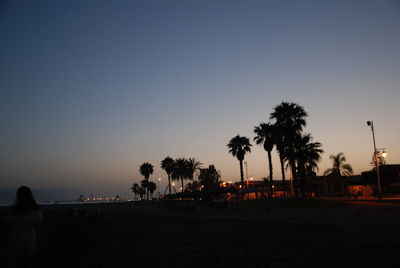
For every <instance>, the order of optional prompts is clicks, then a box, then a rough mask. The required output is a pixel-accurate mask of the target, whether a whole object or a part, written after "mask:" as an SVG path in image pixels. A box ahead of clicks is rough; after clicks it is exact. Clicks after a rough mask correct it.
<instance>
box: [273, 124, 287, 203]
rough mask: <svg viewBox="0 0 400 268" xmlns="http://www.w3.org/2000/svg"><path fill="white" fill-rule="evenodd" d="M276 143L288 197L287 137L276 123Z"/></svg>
mask: <svg viewBox="0 0 400 268" xmlns="http://www.w3.org/2000/svg"><path fill="white" fill-rule="evenodd" d="M273 138H274V144H275V146H276V150H277V151H278V155H279V162H280V164H281V174H282V183H283V197H286V176H285V139H284V136H283V131H282V129H281V128H280V127H279V126H277V125H274V135H273Z"/></svg>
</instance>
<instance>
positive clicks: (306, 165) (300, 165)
mask: <svg viewBox="0 0 400 268" xmlns="http://www.w3.org/2000/svg"><path fill="white" fill-rule="evenodd" d="M294 146H295V158H296V162H297V170H298V176H299V178H300V185H301V193H302V196H303V197H304V196H305V184H306V177H307V176H308V175H310V174H309V173H311V172H312V171H313V170H314V169H316V168H318V165H317V163H318V162H319V161H320V160H321V154H322V153H323V152H324V151H323V150H322V149H321V146H322V144H321V143H319V142H312V137H311V135H310V134H305V135H297V138H296V143H295V145H294Z"/></svg>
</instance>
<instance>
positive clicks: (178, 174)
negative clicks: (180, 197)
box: [171, 157, 188, 192]
mask: <svg viewBox="0 0 400 268" xmlns="http://www.w3.org/2000/svg"><path fill="white" fill-rule="evenodd" d="M171 175H172V179H173V180H181V183H182V189H181V192H183V190H184V187H183V180H184V179H186V178H187V176H188V167H187V161H186V159H185V158H183V157H181V158H177V159H175V166H174V171H173V172H172V174H171Z"/></svg>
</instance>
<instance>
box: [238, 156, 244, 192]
mask: <svg viewBox="0 0 400 268" xmlns="http://www.w3.org/2000/svg"><path fill="white" fill-rule="evenodd" d="M239 164H240V185H242V187H243V186H244V178H243V177H244V175H243V160H240V161H239Z"/></svg>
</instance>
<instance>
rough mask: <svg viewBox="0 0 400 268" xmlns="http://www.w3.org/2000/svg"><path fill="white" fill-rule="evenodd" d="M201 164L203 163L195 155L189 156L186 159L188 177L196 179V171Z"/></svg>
mask: <svg viewBox="0 0 400 268" xmlns="http://www.w3.org/2000/svg"><path fill="white" fill-rule="evenodd" d="M201 165H203V164H202V163H201V162H200V161H197V159H196V158H194V157H191V158H190V157H189V159H188V160H186V167H187V176H188V179H191V180H193V179H194V173H195V172H196V171H197V170H199V169H200V168H201Z"/></svg>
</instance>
